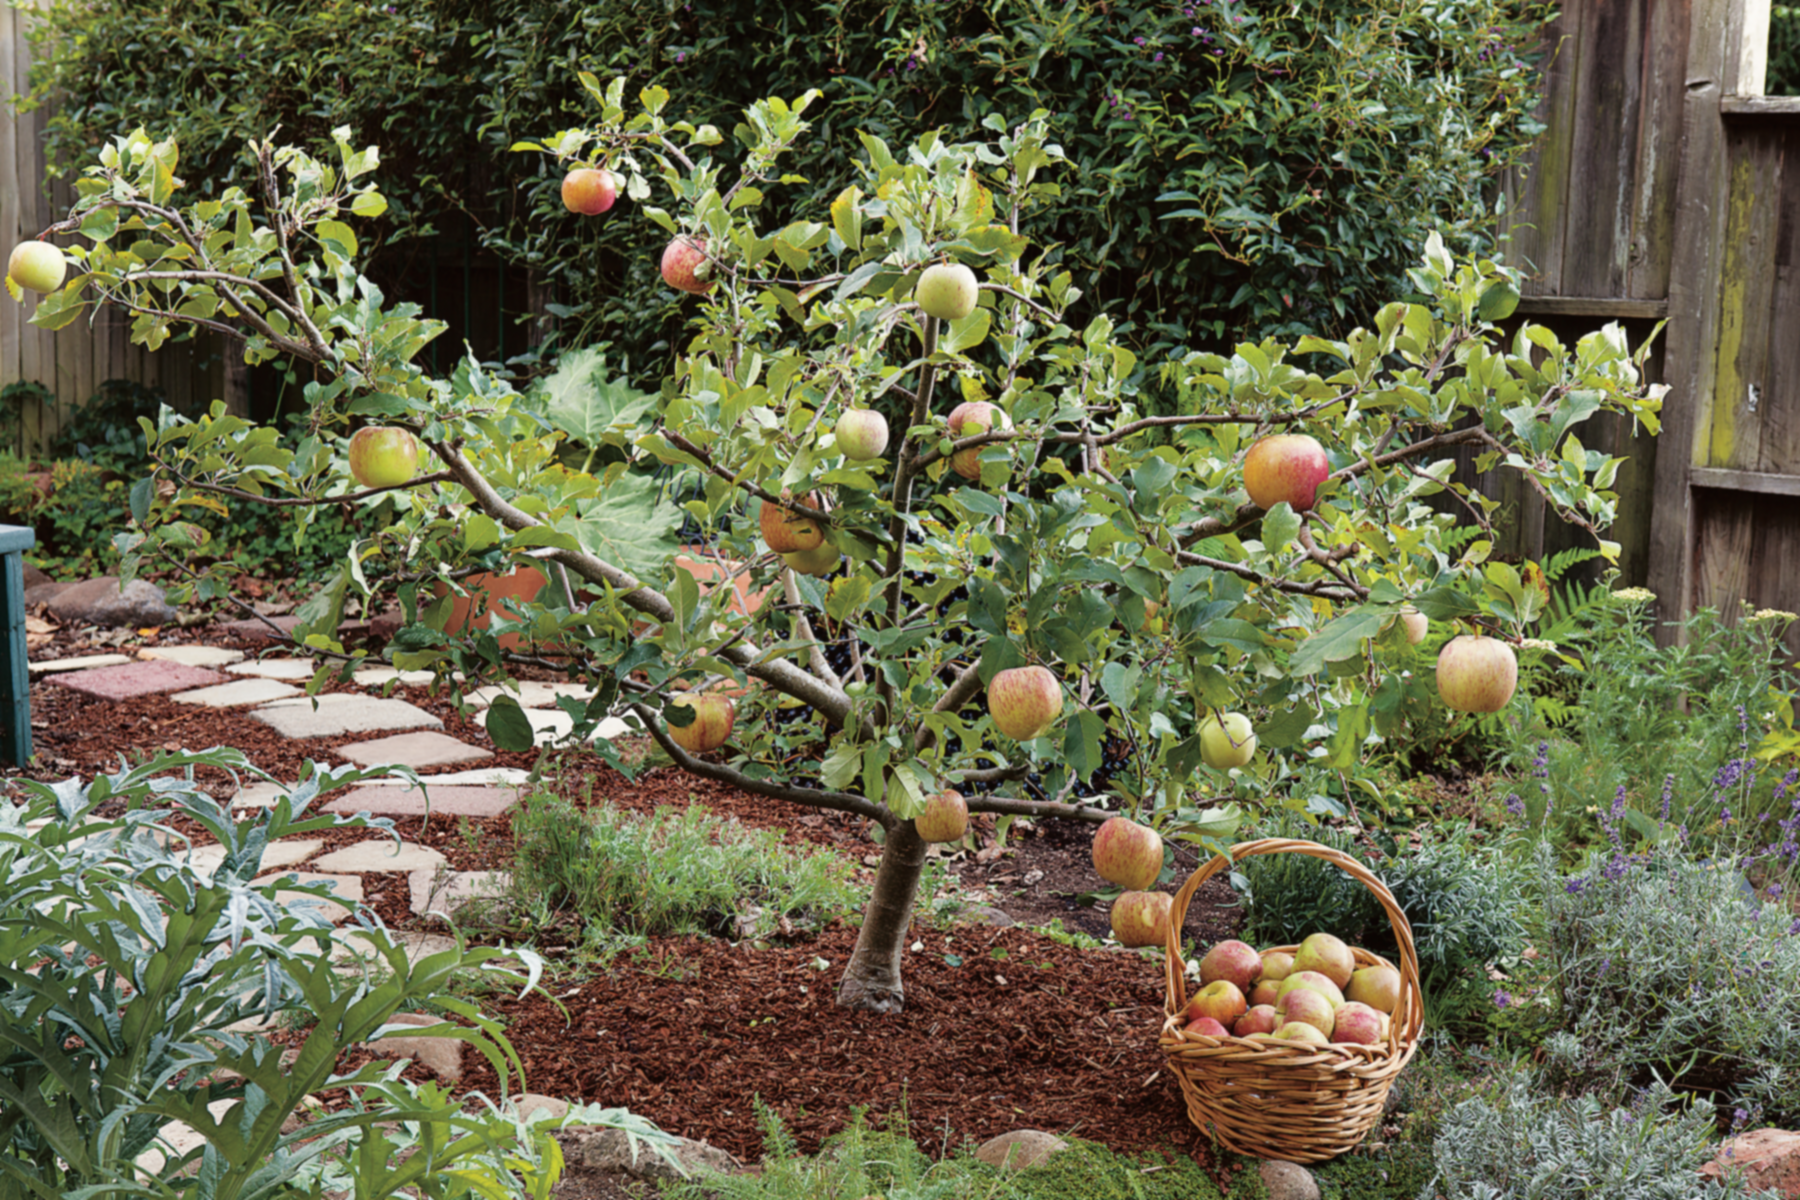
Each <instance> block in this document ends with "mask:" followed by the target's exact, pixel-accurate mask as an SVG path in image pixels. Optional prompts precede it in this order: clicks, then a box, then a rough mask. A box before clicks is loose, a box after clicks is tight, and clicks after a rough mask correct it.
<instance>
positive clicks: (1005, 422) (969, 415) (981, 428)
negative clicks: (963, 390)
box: [948, 400, 1012, 483]
mask: <svg viewBox="0 0 1800 1200" xmlns="http://www.w3.org/2000/svg"><path fill="white" fill-rule="evenodd" d="M948 424H949V426H950V437H951V438H952V439H953V440H957V441H960V440H961V439H963V438H966V437H974V436H975V435H977V434H981V433H986V432H988V431H989V430H990V429H994V428H995V427H996V426H997V427H998V428H1000V429H1010V428H1012V421H1011V420H1009V419H1008V418H1007V415H1006V414H1005V413H1004V412H1002V411H1001V410H1000V408H999V407H998V406H997V405H993V404H989V403H988V402H987V401H986V400H965V401H964V402H963V403H961V404H959V405H957V406H956V407H955V408H953V409H951V410H950V417H949V420H948ZM984 448H985V447H982V446H971V447H969V448H968V449H967V450H958V451H957V452H956V453H955V454H952V455H951V456H950V469H951V470H953V471H955V472H956V473H957V474H958V475H961V476H962V477H963V478H964V479H972V480H974V481H976V482H977V483H979V482H980V481H981V452H982V450H983V449H984Z"/></svg>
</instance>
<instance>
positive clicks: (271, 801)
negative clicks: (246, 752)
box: [231, 780, 294, 808]
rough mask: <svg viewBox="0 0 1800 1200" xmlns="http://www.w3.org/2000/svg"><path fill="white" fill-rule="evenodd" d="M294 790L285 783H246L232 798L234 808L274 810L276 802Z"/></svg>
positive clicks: (260, 781) (259, 781)
mask: <svg viewBox="0 0 1800 1200" xmlns="http://www.w3.org/2000/svg"><path fill="white" fill-rule="evenodd" d="M293 790H294V789H293V788H292V787H290V786H288V785H287V784H285V783H265V782H263V781H262V780H258V781H257V782H255V783H246V784H245V785H244V786H243V787H240V788H239V789H238V790H237V791H236V792H235V793H234V794H233V795H232V797H231V807H233V808H274V807H275V801H277V800H279V799H280V798H281V797H283V796H285V795H287V794H289V793H290V792H292V791H293Z"/></svg>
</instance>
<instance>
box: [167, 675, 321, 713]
mask: <svg viewBox="0 0 1800 1200" xmlns="http://www.w3.org/2000/svg"><path fill="white" fill-rule="evenodd" d="M300 695H304V693H303V692H301V690H300V689H299V688H297V687H290V686H289V685H287V684H285V683H281V682H279V681H277V680H274V679H234V680H232V681H231V682H230V683H220V684H215V685H213V686H212V687H203V688H195V689H194V690H193V691H191V692H176V693H175V694H174V695H173V696H170V697H169V699H171V700H173V701H174V702H175V703H177V704H198V705H200V706H202V707H203V708H243V707H245V706H247V705H251V704H267V703H268V702H269V701H271V700H285V699H287V698H288V697H289V696H300Z"/></svg>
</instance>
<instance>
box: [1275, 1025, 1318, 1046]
mask: <svg viewBox="0 0 1800 1200" xmlns="http://www.w3.org/2000/svg"><path fill="white" fill-rule="evenodd" d="M1269 1036H1270V1037H1273V1038H1275V1039H1276V1040H1277V1041H1283V1042H1305V1043H1307V1044H1308V1045H1311V1046H1329V1045H1331V1039H1330V1038H1329V1037H1327V1036H1326V1035H1325V1034H1323V1033H1320V1032H1319V1031H1318V1029H1317V1028H1315V1027H1314V1026H1311V1025H1308V1024H1307V1023H1306V1022H1305V1021H1289V1022H1288V1023H1287V1024H1286V1025H1283V1026H1282V1027H1281V1028H1280V1029H1277V1030H1276V1031H1275V1032H1274V1033H1272V1034H1270V1035H1269Z"/></svg>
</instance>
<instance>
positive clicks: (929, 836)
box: [913, 790, 969, 842]
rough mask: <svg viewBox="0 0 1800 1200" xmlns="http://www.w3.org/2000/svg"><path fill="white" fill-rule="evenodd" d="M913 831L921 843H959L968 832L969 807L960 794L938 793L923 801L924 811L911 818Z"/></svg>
mask: <svg viewBox="0 0 1800 1200" xmlns="http://www.w3.org/2000/svg"><path fill="white" fill-rule="evenodd" d="M913 829H914V831H915V832H917V833H918V835H919V840H920V841H922V842H960V841H961V840H962V837H963V834H965V833H967V832H968V831H969V805H968V802H967V801H965V800H964V799H963V798H962V793H961V792H958V791H954V790H950V791H943V792H939V793H938V794H937V795H935V796H932V797H931V798H930V799H928V800H926V801H925V811H924V812H922V813H920V814H919V815H918V816H916V817H914V818H913Z"/></svg>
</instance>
